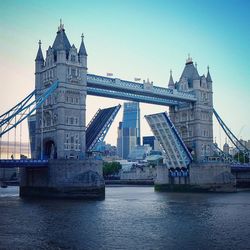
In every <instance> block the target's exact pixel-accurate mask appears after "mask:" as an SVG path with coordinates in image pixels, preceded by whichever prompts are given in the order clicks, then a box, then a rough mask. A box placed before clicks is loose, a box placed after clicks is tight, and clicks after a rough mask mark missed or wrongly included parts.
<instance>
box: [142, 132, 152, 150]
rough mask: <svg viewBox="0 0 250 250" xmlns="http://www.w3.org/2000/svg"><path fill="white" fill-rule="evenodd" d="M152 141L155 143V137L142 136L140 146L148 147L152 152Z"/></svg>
mask: <svg viewBox="0 0 250 250" xmlns="http://www.w3.org/2000/svg"><path fill="white" fill-rule="evenodd" d="M154 141H155V137H154V136H153V135H152V136H143V137H142V144H143V145H150V147H151V148H152V149H153V150H154V149H155V148H154Z"/></svg>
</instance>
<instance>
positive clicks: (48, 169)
mask: <svg viewBox="0 0 250 250" xmlns="http://www.w3.org/2000/svg"><path fill="white" fill-rule="evenodd" d="M87 56H88V55H87V52H86V48H85V44H84V38H83V36H82V40H81V44H80V49H79V50H77V48H76V47H75V45H74V44H73V45H71V44H70V42H69V40H68V38H67V36H66V33H65V29H64V26H63V24H62V23H60V26H59V27H58V31H57V34H56V38H55V41H54V43H53V45H52V46H50V47H49V48H48V50H47V52H46V57H45V59H44V57H43V53H42V49H41V42H39V48H38V52H37V56H36V59H35V91H33V92H32V93H31V94H30V95H28V96H27V97H26V98H25V99H24V100H23V101H21V102H20V103H18V104H17V105H16V106H14V107H13V108H12V109H10V110H9V111H8V112H6V113H4V114H3V115H1V116H0V125H1V131H0V136H1V137H2V136H3V135H4V134H6V133H8V132H9V131H10V130H12V129H15V128H16V126H17V125H18V124H19V123H21V122H22V121H23V120H24V119H26V118H28V124H29V131H30V139H31V152H32V159H20V160H0V167H17V166H19V167H20V169H21V172H20V178H21V180H20V196H22V197H25V196H43V197H66V198H103V197H104V196H105V185H104V181H103V177H102V161H101V160H100V159H99V158H98V157H94V156H93V155H94V154H91V153H93V152H94V151H95V146H96V144H97V143H98V142H100V141H103V139H104V137H105V135H106V133H107V131H108V129H109V128H110V125H111V123H112V121H113V120H114V118H115V116H116V114H117V113H118V111H119V109H120V105H118V106H115V107H112V108H108V109H103V110H98V112H97V113H96V115H95V116H94V118H93V119H92V120H91V122H90V124H89V125H88V126H86V122H85V118H86V98H87V95H94V96H103V97H109V98H116V99H122V100H132V101H136V102H144V103H151V104H156V105H162V106H168V107H169V113H167V112H163V113H159V114H153V115H147V116H146V120H147V122H148V123H149V125H150V127H151V129H152V132H153V133H154V135H155V137H156V138H157V139H158V141H159V142H160V144H161V146H162V149H163V152H164V154H165V159H166V160H165V162H164V164H163V165H162V166H158V168H157V179H156V180H155V185H156V189H158V190H184V191H189V190H191V191H193V190H199V191H234V190H235V177H234V176H233V175H232V174H231V168H230V166H229V165H228V164H226V163H222V162H221V161H218V160H217V161H212V160H211V159H212V158H213V157H214V156H215V155H216V149H215V147H214V143H213V120H212V116H213V113H215V110H214V109H213V91H212V79H211V76H210V73H209V69H208V72H207V76H204V75H202V76H200V75H199V74H198V71H197V68H196V66H195V65H194V64H193V61H192V59H191V58H190V57H189V58H188V59H187V61H186V65H185V68H184V71H183V73H182V75H181V77H180V80H179V81H178V82H174V81H173V77H172V72H171V73H170V79H169V84H168V88H162V87H157V86H154V85H153V83H151V82H149V81H146V82H143V83H136V82H132V81H126V80H122V79H118V78H109V77H104V76H98V75H94V74H88V73H87ZM32 97H35V101H32ZM34 112H35V113H34ZM215 115H216V118H217V119H218V117H219V115H218V114H217V113H215ZM219 119H220V117H219ZM221 121H222V120H221ZM223 124H224V123H223ZM224 125H225V124H224ZM225 129H227V127H226V126H225ZM230 133H231V131H230V130H229V132H228V134H229V135H232V133H231V134H230ZM235 138H236V137H235ZM235 138H234V137H233V138H232V140H234V141H235ZM236 139H237V138H236ZM237 145H238V144H237Z"/></svg>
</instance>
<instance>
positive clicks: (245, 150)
mask: <svg viewBox="0 0 250 250" xmlns="http://www.w3.org/2000/svg"><path fill="white" fill-rule="evenodd" d="M213 113H214V115H215V117H216V119H217V121H218V122H219V124H220V125H221V127H222V129H223V130H224V132H225V133H226V135H227V136H228V138H229V140H230V141H231V142H232V143H233V144H234V146H235V147H236V148H237V149H238V150H239V151H240V152H243V153H250V151H249V149H248V148H247V147H245V146H244V145H243V144H242V143H241V141H240V140H239V139H238V138H237V137H236V136H235V135H234V134H233V132H232V131H231V130H230V129H229V128H228V127H227V125H226V124H225V123H224V122H223V120H222V119H221V117H220V116H219V114H218V113H217V112H216V111H215V109H213Z"/></svg>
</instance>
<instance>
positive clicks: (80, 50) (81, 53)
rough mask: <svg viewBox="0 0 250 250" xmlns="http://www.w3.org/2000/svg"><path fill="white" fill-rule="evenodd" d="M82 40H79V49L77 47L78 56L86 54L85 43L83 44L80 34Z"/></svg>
mask: <svg viewBox="0 0 250 250" xmlns="http://www.w3.org/2000/svg"><path fill="white" fill-rule="evenodd" d="M81 37H82V42H81V45H80V49H79V56H87V55H88V54H87V52H86V49H85V45H84V41H83V39H84V35H83V34H82V36H81Z"/></svg>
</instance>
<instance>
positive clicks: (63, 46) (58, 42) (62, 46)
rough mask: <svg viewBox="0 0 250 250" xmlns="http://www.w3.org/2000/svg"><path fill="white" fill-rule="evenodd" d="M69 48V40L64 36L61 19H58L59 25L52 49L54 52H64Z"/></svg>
mask: <svg viewBox="0 0 250 250" xmlns="http://www.w3.org/2000/svg"><path fill="white" fill-rule="evenodd" d="M70 48H71V45H70V42H69V40H68V38H67V36H66V33H65V29H64V25H63V24H62V19H60V26H59V27H58V31H57V34H56V38H55V41H54V43H53V45H52V49H54V53H56V52H57V51H59V50H65V51H66V52H69V50H70Z"/></svg>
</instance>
